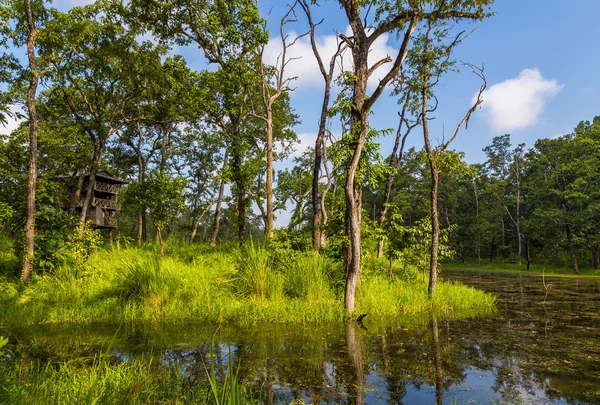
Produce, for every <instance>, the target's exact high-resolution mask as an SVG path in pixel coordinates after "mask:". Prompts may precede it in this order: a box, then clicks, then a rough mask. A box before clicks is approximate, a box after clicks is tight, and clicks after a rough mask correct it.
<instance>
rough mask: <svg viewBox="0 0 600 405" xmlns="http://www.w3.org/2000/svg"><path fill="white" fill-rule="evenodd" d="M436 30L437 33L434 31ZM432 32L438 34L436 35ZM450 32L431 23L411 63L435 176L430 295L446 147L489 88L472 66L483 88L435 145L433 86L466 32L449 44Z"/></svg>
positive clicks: (442, 25)
mask: <svg viewBox="0 0 600 405" xmlns="http://www.w3.org/2000/svg"><path fill="white" fill-rule="evenodd" d="M434 33H435V34H434ZM432 34H433V35H435V36H434V37H432ZM448 34H449V31H448V29H447V27H446V26H445V21H444V20H441V21H432V20H429V21H428V22H427V30H426V31H425V32H424V34H423V35H421V36H420V37H418V38H417V43H418V44H419V46H420V47H421V49H420V52H417V53H415V54H414V55H412V58H411V62H412V64H413V67H414V68H415V69H417V70H418V71H419V73H420V74H418V75H415V76H416V77H417V79H416V86H417V88H418V91H419V93H420V96H421V118H422V127H423V139H424V142H425V152H426V156H427V161H428V163H429V170H430V175H431V189H430V199H429V202H430V217H431V254H430V259H429V286H428V288H427V292H428V294H429V297H430V298H431V297H433V295H434V294H435V289H436V284H437V272H438V270H437V267H438V254H439V235H440V224H439V213H438V189H439V176H440V172H441V166H442V164H441V160H442V159H444V158H445V152H446V149H448V146H450V144H451V143H452V142H453V141H454V140H455V139H456V137H457V136H458V134H459V132H460V130H461V128H462V126H463V125H464V126H465V127H467V126H468V124H469V119H470V118H471V114H473V113H474V112H475V110H476V109H477V107H478V106H479V105H480V104H481V103H482V102H483V99H482V93H483V91H484V90H485V88H486V81H485V77H484V76H483V68H481V69H479V68H476V67H475V66H473V65H469V66H470V67H471V69H472V70H473V72H474V73H475V74H476V75H477V76H478V77H479V78H480V79H481V80H482V81H483V84H482V85H481V87H480V88H479V92H478V93H477V97H476V99H475V102H474V104H473V105H472V106H471V108H470V109H469V110H468V111H467V113H466V114H465V116H464V117H463V118H462V120H461V121H460V122H459V123H458V125H457V127H456V130H455V131H454V133H452V134H451V136H450V138H448V139H446V138H445V134H442V141H441V143H440V144H439V145H438V146H437V147H435V148H434V147H433V146H432V143H431V140H430V135H429V119H430V118H429V117H428V114H429V113H430V112H432V111H435V109H436V108H437V100H436V104H435V106H433V107H430V106H429V100H430V98H431V97H432V95H433V88H434V86H436V85H437V84H438V82H439V80H440V77H441V76H442V75H443V74H444V73H445V72H447V71H448V70H449V69H450V68H451V67H452V65H453V61H452V60H451V59H450V55H451V52H452V50H453V49H454V47H455V46H456V45H457V44H458V43H460V41H461V39H462V33H459V34H458V35H457V36H456V37H455V38H454V39H453V40H452V41H451V42H450V43H449V44H445V43H444V42H442V41H443V40H444V38H445V37H447V36H448Z"/></svg>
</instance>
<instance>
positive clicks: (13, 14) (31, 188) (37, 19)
mask: <svg viewBox="0 0 600 405" xmlns="http://www.w3.org/2000/svg"><path fill="white" fill-rule="evenodd" d="M22 6H24V8H21V7H22ZM0 11H1V14H2V15H3V16H4V17H6V20H4V21H5V22H4V23H3V24H2V29H1V32H0V34H4V35H7V36H9V37H12V38H13V41H12V42H13V45H14V46H16V47H19V46H22V45H26V48H27V62H28V67H27V68H25V69H24V72H23V74H25V75H26V76H27V79H26V80H27V82H28V88H27V96H26V102H25V105H26V107H27V112H28V118H29V169H28V176H27V178H28V180H27V217H26V222H25V246H26V251H25V256H24V257H23V268H22V272H21V279H22V280H23V281H29V279H30V278H31V274H32V271H33V267H32V262H33V255H34V247H35V193H36V183H37V156H38V150H37V149H38V147H37V138H38V127H39V122H38V116H37V111H36V94H37V88H38V84H39V81H40V78H41V77H42V76H43V75H44V74H46V73H47V72H48V70H49V69H51V66H48V67H43V66H42V67H40V66H39V64H40V63H39V62H40V61H39V57H38V56H37V55H36V48H37V47H38V45H37V40H38V35H39V30H38V27H39V26H42V29H43V26H44V25H45V23H46V21H47V19H48V13H47V10H46V9H45V6H44V4H43V2H36V3H32V1H31V0H25V1H24V2H23V4H19V3H17V2H13V1H3V2H2V3H0ZM11 20H12V24H13V25H14V28H13V29H12V30H11V28H9V25H8V23H7V22H10V21H11ZM11 31H12V32H11ZM0 45H6V39H4V38H3V39H2V40H0ZM0 61H1V62H3V63H6V64H7V67H8V68H11V67H12V68H13V69H14V68H16V67H17V62H16V60H15V59H14V57H11V56H9V55H6V54H3V55H1V56H0ZM43 63H44V62H42V65H43ZM4 69H6V68H4V67H3V68H2V69H1V70H2V71H1V72H0V74H1V75H2V76H5V75H6V74H7V73H8V72H7V71H5V70H4ZM0 78H1V77H0ZM17 82H18V80H14V81H13V85H16V86H18V84H17ZM3 109H4V107H3V108H1V109H0V112H1V111H2V110H3ZM1 121H3V116H2V115H0V122H1Z"/></svg>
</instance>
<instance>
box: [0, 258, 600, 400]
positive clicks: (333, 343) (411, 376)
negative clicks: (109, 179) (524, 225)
mask: <svg viewBox="0 0 600 405" xmlns="http://www.w3.org/2000/svg"><path fill="white" fill-rule="evenodd" d="M443 278H445V279H446V280H454V281H460V282H463V283H465V284H467V285H471V286H474V287H476V288H480V289H483V290H485V291H488V292H491V293H494V294H496V295H497V296H498V301H497V307H498V311H497V313H496V314H494V315H491V316H488V317H484V318H475V319H474V318H471V319H464V320H447V319H441V318H438V319H421V320H414V319H412V320H411V319H395V320H389V319H388V320H386V321H385V323H384V324H382V323H381V322H380V321H379V320H375V319H373V318H369V316H367V317H366V318H364V321H363V323H362V324H357V323H347V324H344V323H339V324H336V325H333V326H327V325H319V326H314V325H278V324H272V325H257V326H252V327H235V326H229V325H220V326H218V325H196V326H190V325H185V326H183V327H181V326H179V327H177V326H173V325H134V326H132V325H122V326H121V327H108V326H99V325H86V326H78V327H74V326H68V325H47V326H35V327H22V328H18V329H12V330H0V335H4V336H7V335H8V336H10V337H11V338H12V339H13V340H18V341H20V342H22V343H25V344H31V343H35V345H37V346H39V347H41V348H43V353H44V357H43V359H44V361H51V362H60V361H65V360H72V359H73V358H76V357H77V356H80V357H88V358H89V357H90V356H93V355H94V353H99V352H109V353H110V355H111V356H112V357H113V358H114V359H115V361H124V362H127V361H129V360H131V359H152V361H154V362H159V363H160V364H161V365H163V366H164V367H174V366H177V367H179V370H180V372H181V373H183V374H184V375H186V376H188V377H189V378H190V381H194V380H195V378H196V377H195V376H198V378H204V377H205V374H206V370H205V364H206V362H207V361H212V362H213V363H214V364H215V369H216V373H217V375H219V374H220V375H224V369H225V368H226V367H227V364H228V363H229V361H231V362H232V363H233V364H234V367H235V368H236V370H237V373H238V379H239V380H241V382H243V383H244V385H246V386H247V387H248V388H249V390H250V392H253V393H255V394H256V395H255V396H258V397H260V398H261V402H265V403H290V402H292V401H294V400H295V399H301V400H303V401H304V402H305V403H310V402H322V403H359V404H361V403H365V404H379V403H381V404H436V403H437V404H467V403H468V404H571V403H573V404H600V278H583V277H580V278H575V277H549V276H546V277H545V278H542V276H541V275H529V274H514V273H496V272H476V271H470V270H469V271H460V270H455V269H452V270H446V271H444V273H443ZM230 358H231V359H230Z"/></svg>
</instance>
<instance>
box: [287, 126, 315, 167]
mask: <svg viewBox="0 0 600 405" xmlns="http://www.w3.org/2000/svg"><path fill="white" fill-rule="evenodd" d="M296 136H297V137H298V144H295V145H294V152H292V153H291V154H290V157H289V159H290V160H292V159H293V158H295V157H299V156H302V154H303V153H304V152H306V150H307V149H308V148H310V147H311V146H312V147H314V146H315V142H316V140H317V134H315V133H312V132H301V133H299V134H296Z"/></svg>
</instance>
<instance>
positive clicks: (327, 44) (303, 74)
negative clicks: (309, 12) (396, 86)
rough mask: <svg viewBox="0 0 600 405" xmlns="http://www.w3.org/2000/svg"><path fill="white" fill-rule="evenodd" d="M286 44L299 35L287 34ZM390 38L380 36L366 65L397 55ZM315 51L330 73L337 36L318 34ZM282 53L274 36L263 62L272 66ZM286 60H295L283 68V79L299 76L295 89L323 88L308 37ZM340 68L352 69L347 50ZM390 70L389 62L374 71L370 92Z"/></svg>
mask: <svg viewBox="0 0 600 405" xmlns="http://www.w3.org/2000/svg"><path fill="white" fill-rule="evenodd" d="M345 33H346V35H347V36H351V35H352V32H351V30H350V27H349V26H348V27H347V28H346V31H345ZM287 34H288V35H289V38H288V42H291V41H293V39H294V38H295V37H296V36H297V35H298V34H297V33H296V32H294V31H289V32H288V33H287ZM388 39H389V35H388V34H384V35H381V36H380V37H379V38H377V40H376V41H375V42H374V43H373V46H372V48H371V52H370V54H369V66H373V65H374V64H375V63H376V62H378V61H379V60H381V59H383V58H385V57H386V56H390V57H391V58H392V59H393V58H395V57H396V55H397V54H398V50H397V49H395V48H394V47H392V46H390V45H388V43H387V42H388ZM316 43H317V49H318V50H319V53H320V55H321V59H322V60H323V64H324V66H325V69H326V70H327V71H328V70H329V61H330V60H331V57H332V56H333V55H334V54H335V52H336V51H337V49H338V44H337V35H336V34H330V35H320V36H319V35H317V36H316ZM280 54H281V38H280V37H279V36H273V37H272V38H271V39H270V40H269V43H268V44H267V47H266V49H265V60H266V62H267V64H269V65H275V64H276V63H277V60H278V57H280ZM286 58H294V59H295V58H298V59H295V60H292V61H290V63H289V64H288V65H287V66H286V71H285V76H286V77H296V76H297V77H298V80H296V81H295V82H294V83H293V84H292V86H293V87H297V88H298V90H302V89H309V90H314V89H315V88H320V87H323V83H324V82H323V76H322V75H321V71H320V70H319V65H318V63H317V60H316V59H315V56H314V54H313V51H312V46H311V43H310V37H309V36H308V35H307V36H305V37H302V38H300V39H299V40H298V41H297V42H296V43H295V44H294V45H293V46H292V47H290V48H288V54H287V57H286ZM341 62H342V65H343V68H344V69H345V70H350V69H352V66H353V63H352V54H351V52H350V51H348V50H347V51H346V52H345V53H344V55H343V57H342V61H341ZM390 67H391V63H388V64H384V65H383V66H381V67H380V68H379V69H377V70H376V71H375V72H374V73H373V75H372V76H371V78H370V80H369V88H370V89H373V88H374V86H375V85H377V83H379V81H380V80H381V79H382V78H383V77H384V76H385V74H386V73H387V72H388V70H389V68H390ZM340 70H341V69H340V63H339V62H338V63H337V65H336V69H335V73H334V78H335V77H336V76H337V75H339V73H340Z"/></svg>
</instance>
